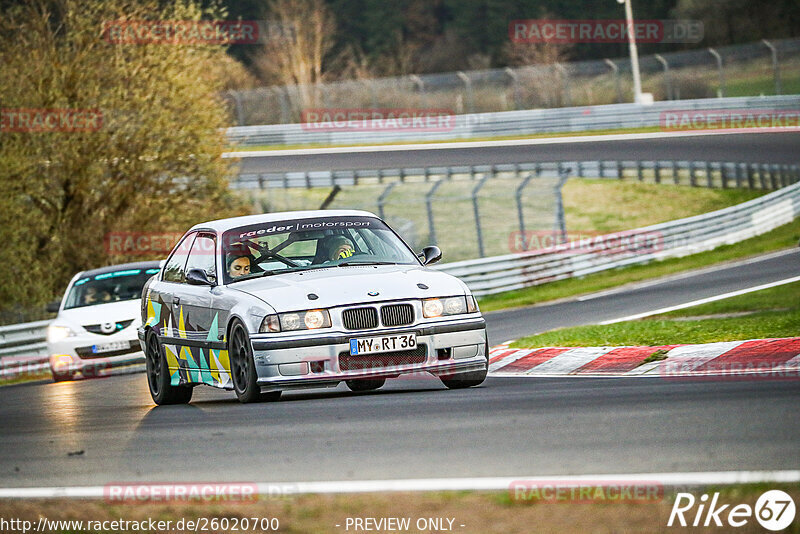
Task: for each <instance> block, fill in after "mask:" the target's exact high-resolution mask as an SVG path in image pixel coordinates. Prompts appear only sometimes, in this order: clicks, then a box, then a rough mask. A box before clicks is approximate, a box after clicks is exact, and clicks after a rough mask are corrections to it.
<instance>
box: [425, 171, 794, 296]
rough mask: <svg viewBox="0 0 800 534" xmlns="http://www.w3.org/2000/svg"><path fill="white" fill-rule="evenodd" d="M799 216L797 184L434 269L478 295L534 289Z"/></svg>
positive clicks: (697, 248) (729, 239) (730, 239)
mask: <svg viewBox="0 0 800 534" xmlns="http://www.w3.org/2000/svg"><path fill="white" fill-rule="evenodd" d="M798 215H800V183H795V184H793V185H790V186H787V187H785V188H783V189H780V190H778V191H774V192H772V193H769V194H767V195H764V196H763V197H760V198H757V199H754V200H751V201H748V202H744V203H742V204H739V205H736V206H730V207H728V208H724V209H721V210H718V211H713V212H710V213H705V214H702V215H697V216H694V217H688V218H685V219H679V220H675V221H670V222H667V223H662V224H656V225H653V226H648V227H645V228H639V229H636V230H631V231H628V232H619V233H617V234H609V235H606V236H602V237H599V238H597V239H595V240H594V241H593V242H592V243H585V244H583V245H581V244H578V245H577V246H576V245H575V244H574V243H572V244H570V243H565V244H562V245H559V246H557V247H555V248H554V249H552V250H544V251H541V250H540V251H533V252H523V253H519V254H509V255H505V256H495V257H491V258H480V259H477V260H467V261H460V262H455V263H450V264H443V265H440V266H434V268H436V269H439V270H442V271H444V272H446V273H449V274H452V275H454V276H457V277H459V278H461V279H462V280H463V281H464V282H465V283H466V284H467V286H469V288H470V289H471V290H472V291H473V292H474V293H475V294H476V295H490V294H494V293H500V292H503V291H510V290H514V289H521V288H524V287H530V286H535V285H539V284H543V283H545V282H551V281H555V280H561V279H564V278H572V277H578V276H585V275H587V274H592V273H596V272H600V271H604V270H608V269H614V268H617V267H623V266H627V265H637V264H642V263H648V262H650V261H653V260H660V259H664V258H671V257H680V256H686V255H689V254H694V253H696V252H702V251H705V250H711V249H713V248H715V247H717V246H720V245H725V244H732V243H737V242H739V241H743V240H745V239H749V238H751V237H755V236H758V235H761V234H763V233H765V232H768V231H770V230H772V229H774V228H776V227H778V226H781V225H783V224H787V223H789V222H791V221H792V220H794V218H796V217H797V216H798Z"/></svg>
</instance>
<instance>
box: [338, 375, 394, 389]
mask: <svg viewBox="0 0 800 534" xmlns="http://www.w3.org/2000/svg"><path fill="white" fill-rule="evenodd" d="M344 383H345V384H347V387H349V388H350V391H372V390H374V389H378V388H379V387H381V386H382V385H384V384H385V383H386V379H385V378H372V379H361V380H345V381H344Z"/></svg>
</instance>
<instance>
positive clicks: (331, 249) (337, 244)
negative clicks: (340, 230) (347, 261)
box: [328, 235, 355, 260]
mask: <svg viewBox="0 0 800 534" xmlns="http://www.w3.org/2000/svg"><path fill="white" fill-rule="evenodd" d="M354 252H355V249H354V247H353V242H352V241H350V240H349V239H347V238H346V237H345V236H343V235H337V236H335V237H333V238H331V240H330V243H328V258H329V259H330V260H340V259H343V258H349V257H350V256H352V255H353V253H354Z"/></svg>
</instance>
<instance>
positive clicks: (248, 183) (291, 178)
mask: <svg viewBox="0 0 800 534" xmlns="http://www.w3.org/2000/svg"><path fill="white" fill-rule="evenodd" d="M563 173H566V174H567V175H569V176H573V177H577V178H617V179H620V180H623V179H627V180H638V181H642V182H643V181H647V182H651V183H669V184H674V185H690V186H692V187H698V186H699V187H720V188H723V189H725V188H729V187H737V188H746V189H761V190H770V189H779V188H781V187H785V186H787V185H789V184H793V183H795V182H797V181H800V167H798V165H796V164H777V163H743V162H721V161H678V160H651V161H632V160H584V161H538V162H531V163H499V164H495V165H461V166H452V167H443V166H437V167H406V168H386V169H359V170H339V171H289V172H268V173H243V174H240V175H239V176H238V177H237V178H236V180H234V181H232V182H231V187H232V188H234V189H272V188H278V189H280V188H284V189H287V188H298V187H299V188H306V189H311V188H313V187H336V186H339V187H350V186H356V185H375V184H391V183H395V182H399V183H404V182H408V183H420V182H430V183H434V182H439V181H441V180H455V179H458V180H468V181H478V180H481V179H483V178H484V177H487V176H488V177H489V178H512V179H519V180H521V179H524V178H526V177H527V176H529V175H531V174H532V175H534V176H539V177H545V178H546V177H550V178H552V177H558V176H560V175H562V174H563Z"/></svg>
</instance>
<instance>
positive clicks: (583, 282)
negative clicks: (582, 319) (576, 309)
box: [478, 221, 800, 312]
mask: <svg viewBox="0 0 800 534" xmlns="http://www.w3.org/2000/svg"><path fill="white" fill-rule="evenodd" d="M798 240H800V221H793V222H791V223H789V224H786V225H783V226H780V227H778V228H776V229H774V230H772V231H770V232H767V233H765V234H762V235H760V236H757V237H753V238H751V239H747V240H745V241H742V242H740V243H736V244H733V245H724V246H721V247H718V248H716V249H714V250H711V251H708V252H701V253H698V254H693V255H691V256H685V257H683V258H671V259H667V260H662V261H657V262H651V263H648V264H645V265H635V266H631V267H625V268H620V269H614V270H610V271H606V272H601V273H596V274H592V275H588V276H584V277H582V278H570V279H567V280H559V281H557V282H552V283H548V284H542V285H540V286H534V287H529V288H525V289H519V290H516V291H508V292H505V293H500V294H497V295H487V296H485V297H482V298H480V299H478V301H479V303H480V307H481V311H484V312H489V311H494V310H502V309H506V308H515V307H521V306H531V305H534V304H539V303H543V302H547V301H552V300H557V299H562V298H568V297H576V296H579V295H585V294H588V293H594V292H596V291H602V290H604V289H609V288H612V287H618V286H622V285H625V284H628V283H632V282H639V281H641V280H646V279H649V278H656V277H659V276H666V275H669V274H675V273H680V272H683V271H688V270H691V269H697V268H700V267H706V266H709V265H714V264H717V263H722V262H726V261H732V260H738V259H744V258H747V257H749V256H755V255H759V254H764V253H767V252H773V251H776V250H781V249H786V248H791V247H796V246H797V243H798Z"/></svg>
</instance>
